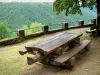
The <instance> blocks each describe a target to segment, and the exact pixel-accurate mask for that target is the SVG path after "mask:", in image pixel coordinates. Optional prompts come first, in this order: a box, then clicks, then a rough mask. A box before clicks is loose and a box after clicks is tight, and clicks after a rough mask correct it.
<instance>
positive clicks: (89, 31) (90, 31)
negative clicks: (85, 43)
mask: <svg viewBox="0 0 100 75" xmlns="http://www.w3.org/2000/svg"><path fill="white" fill-rule="evenodd" d="M95 31H96V29H93V30H87V31H86V33H92V32H95Z"/></svg>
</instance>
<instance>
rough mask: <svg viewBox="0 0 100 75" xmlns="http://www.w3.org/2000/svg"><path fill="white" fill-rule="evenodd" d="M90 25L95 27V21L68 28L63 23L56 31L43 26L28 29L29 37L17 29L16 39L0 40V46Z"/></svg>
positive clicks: (65, 23) (49, 26)
mask: <svg viewBox="0 0 100 75" xmlns="http://www.w3.org/2000/svg"><path fill="white" fill-rule="evenodd" d="M54 25H55V26H56V27H58V25H59V24H54ZM91 25H96V19H92V20H91V23H89V24H84V21H83V20H81V21H79V22H78V24H77V25H75V26H73V27H69V23H67V22H63V23H62V24H61V25H59V27H58V28H57V29H55V28H53V29H52V27H53V25H45V26H41V27H36V28H30V31H31V32H33V33H32V34H29V35H28V34H27V35H26V34H25V33H27V32H28V29H19V30H17V32H16V34H17V37H15V38H8V39H3V40H0V46H6V45H11V44H15V43H19V42H22V41H24V40H27V39H31V38H34V37H38V36H41V35H45V34H50V33H54V32H59V31H64V30H69V29H75V28H84V27H90V26H91ZM35 30H36V32H35V33H34V31H35Z"/></svg>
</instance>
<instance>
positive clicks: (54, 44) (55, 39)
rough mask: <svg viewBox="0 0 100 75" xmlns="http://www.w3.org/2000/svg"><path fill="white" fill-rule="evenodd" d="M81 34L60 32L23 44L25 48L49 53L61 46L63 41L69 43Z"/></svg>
mask: <svg viewBox="0 0 100 75" xmlns="http://www.w3.org/2000/svg"><path fill="white" fill-rule="evenodd" d="M81 35H82V34H75V33H68V32H60V33H58V34H56V35H54V36H52V37H50V38H47V39H45V40H42V41H40V42H37V43H35V44H30V45H27V46H25V48H26V50H33V51H40V52H45V53H50V52H52V51H53V50H54V49H56V48H58V47H60V46H62V45H63V44H65V43H69V42H70V41H72V40H74V39H75V38H78V37H80V36H81Z"/></svg>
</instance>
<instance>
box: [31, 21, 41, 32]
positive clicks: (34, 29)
mask: <svg viewBox="0 0 100 75" xmlns="http://www.w3.org/2000/svg"><path fill="white" fill-rule="evenodd" d="M30 31H31V33H35V32H40V31H42V24H41V23H38V22H34V23H32V24H31V25H30Z"/></svg>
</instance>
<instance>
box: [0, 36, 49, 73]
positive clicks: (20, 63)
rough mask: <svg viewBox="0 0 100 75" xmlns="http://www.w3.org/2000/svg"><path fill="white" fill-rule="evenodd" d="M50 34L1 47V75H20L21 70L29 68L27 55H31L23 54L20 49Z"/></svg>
mask: <svg viewBox="0 0 100 75" xmlns="http://www.w3.org/2000/svg"><path fill="white" fill-rule="evenodd" d="M49 36H51V35H44V36H42V37H38V38H34V39H31V40H27V41H24V42H22V43H18V44H15V45H12V46H6V47H2V48H0V75H19V73H20V72H21V71H24V70H26V69H28V67H29V66H28V65H27V62H26V57H27V56H29V55H28V54H26V55H24V56H21V55H20V54H19V52H18V51H19V50H22V49H24V47H25V46H26V45H28V44H30V43H35V42H38V41H40V40H42V39H45V38H47V37H49Z"/></svg>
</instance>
